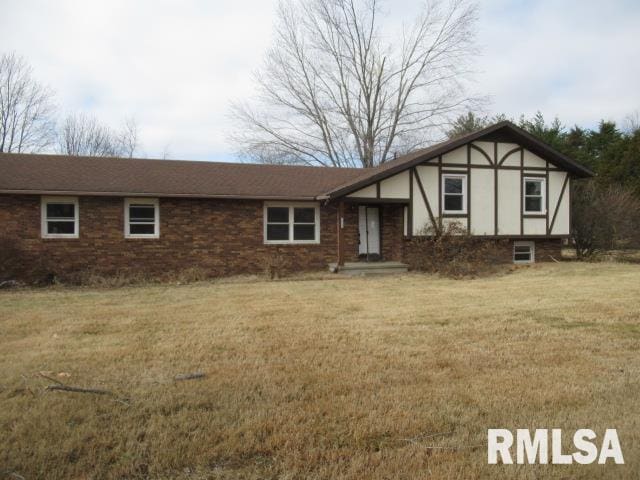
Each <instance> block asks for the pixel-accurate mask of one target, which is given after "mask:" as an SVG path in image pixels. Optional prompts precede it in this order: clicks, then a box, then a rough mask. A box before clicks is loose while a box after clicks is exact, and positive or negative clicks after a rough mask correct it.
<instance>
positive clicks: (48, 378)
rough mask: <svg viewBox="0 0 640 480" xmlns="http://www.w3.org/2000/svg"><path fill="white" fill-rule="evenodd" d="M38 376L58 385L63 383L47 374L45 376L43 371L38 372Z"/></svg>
mask: <svg viewBox="0 0 640 480" xmlns="http://www.w3.org/2000/svg"><path fill="white" fill-rule="evenodd" d="M40 376H41V377H42V378H46V379H47V380H49V381H50V382H53V383H57V384H58V385H64V383H62V382H60V381H58V380H56V379H55V378H51V377H48V376H47V375H45V374H44V373H40Z"/></svg>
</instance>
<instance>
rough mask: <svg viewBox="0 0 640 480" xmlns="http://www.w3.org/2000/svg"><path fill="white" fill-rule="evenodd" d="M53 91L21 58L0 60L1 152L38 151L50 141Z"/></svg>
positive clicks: (4, 56) (12, 55)
mask: <svg viewBox="0 0 640 480" xmlns="http://www.w3.org/2000/svg"><path fill="white" fill-rule="evenodd" d="M52 99H53V92H52V91H51V90H50V89H48V88H47V87H45V86H43V85H41V84H40V83H38V82H37V81H36V80H35V79H34V78H33V76H32V70H31V67H30V66H29V65H27V63H26V62H25V61H24V59H23V58H21V57H19V56H17V55H15V54H13V53H12V54H4V55H2V56H1V57H0V152H15V153H21V152H37V151H41V150H44V149H46V148H47V147H48V146H49V145H51V143H52V142H53V137H54V135H53V134H54V129H55V124H54V121H53V116H52V115H53V110H54V107H53V103H52Z"/></svg>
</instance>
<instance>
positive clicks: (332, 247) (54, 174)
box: [0, 122, 592, 281]
mask: <svg viewBox="0 0 640 480" xmlns="http://www.w3.org/2000/svg"><path fill="white" fill-rule="evenodd" d="M591 175H592V172H590V171H589V170H588V169H586V168H585V167H583V166H580V165H578V164H577V163H575V162H574V161H572V160H571V159H569V158H567V157H566V156H564V155H562V154H561V153H559V152H557V151H555V150H554V149H552V148H551V147H549V146H548V145H546V144H544V143H542V142H541V141H539V140H538V139H536V138H534V137H533V136H531V135H530V134H528V133H527V132H525V131H523V130H521V129H520V128H518V127H516V126H515V125H513V124H511V123H509V122H501V123H498V124H495V125H493V126H491V127H488V128H485V129H483V130H480V131H478V132H475V133H472V134H470V135H467V136H464V137H462V138H458V139H455V140H451V141H447V142H444V143H441V144H438V145H435V146H433V147H430V148H426V149H423V150H419V151H415V152H413V153H410V154H408V155H404V156H402V157H399V158H397V159H395V160H393V161H390V162H387V163H385V164H383V165H382V166H380V167H377V168H373V169H350V168H322V167H304V166H280V165H256V164H231V163H212V162H190V161H168V160H140V159H121V158H91V157H71V156H57V155H27V154H0V244H1V247H0V248H2V249H4V250H5V255H4V257H3V258H4V260H3V262H4V263H5V265H4V270H5V272H6V271H8V270H11V271H12V275H14V277H18V278H19V279H24V280H27V281H38V280H41V279H42V278H43V276H49V278H50V277H51V276H57V277H59V278H64V277H65V276H68V275H73V274H77V273H78V272H83V271H91V272H95V273H99V274H102V275H112V274H116V273H143V274H145V275H162V274H165V273H167V272H174V271H180V270H184V269H188V268H198V269H202V270H203V271H205V272H206V273H207V274H210V275H212V276H221V275H231V274H239V273H255V272H261V271H263V270H264V268H265V264H266V263H268V262H270V261H272V260H270V259H273V258H278V259H279V261H281V262H282V264H283V265H284V268H285V269H286V270H288V271H303V270H317V269H326V268H327V266H328V265H329V264H332V263H334V264H337V265H339V266H342V265H345V263H348V262H357V261H362V260H369V261H372V260H390V261H398V262H406V263H409V264H411V258H410V255H409V251H410V250H411V248H410V247H411V245H412V244H414V243H415V242H414V239H415V238H416V237H417V236H420V235H422V234H424V232H425V227H427V226H428V225H430V224H435V222H437V221H438V220H439V219H442V221H443V222H451V221H456V222H459V224H460V225H461V226H462V227H463V228H465V229H466V230H467V231H468V232H469V233H470V234H471V235H474V236H478V237H481V238H483V239H487V240H488V241H494V240H495V239H505V240H506V241H505V242H503V243H505V244H507V245H508V247H507V248H508V250H505V260H508V261H515V262H533V261H542V260H547V259H549V258H550V256H559V255H560V246H561V240H562V239H564V238H566V237H567V236H568V235H569V225H570V181H571V179H574V178H582V177H588V176H591Z"/></svg>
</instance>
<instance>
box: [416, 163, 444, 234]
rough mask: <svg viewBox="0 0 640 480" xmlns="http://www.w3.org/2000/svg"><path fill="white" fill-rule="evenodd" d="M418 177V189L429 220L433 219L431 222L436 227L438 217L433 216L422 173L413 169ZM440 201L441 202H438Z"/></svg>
mask: <svg viewBox="0 0 640 480" xmlns="http://www.w3.org/2000/svg"><path fill="white" fill-rule="evenodd" d="M411 170H412V171H413V172H414V173H413V174H414V175H415V177H416V183H417V184H418V190H420V194H421V195H422V200H423V201H424V204H425V205H426V207H427V212H428V213H429V220H431V224H432V225H433V228H436V219H435V217H434V216H433V210H431V205H430V204H429V199H428V198H427V193H426V192H425V190H424V187H423V186H422V181H421V180H420V174H419V173H418V171H417V170H416V169H415V167H414V168H412V169H411ZM438 203H439V202H438Z"/></svg>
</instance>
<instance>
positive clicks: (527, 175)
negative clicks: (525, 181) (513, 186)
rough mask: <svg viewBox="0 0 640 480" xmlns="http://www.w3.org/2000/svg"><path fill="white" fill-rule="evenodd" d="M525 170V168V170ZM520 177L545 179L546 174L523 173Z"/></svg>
mask: <svg viewBox="0 0 640 480" xmlns="http://www.w3.org/2000/svg"><path fill="white" fill-rule="evenodd" d="M525 170H526V168H525ZM522 176H523V177H525V178H529V177H531V178H547V174H546V173H525V172H524V171H523V172H522Z"/></svg>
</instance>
